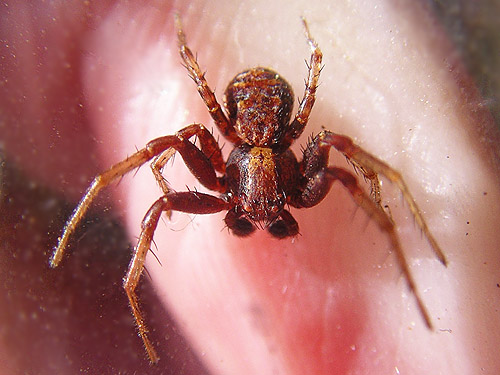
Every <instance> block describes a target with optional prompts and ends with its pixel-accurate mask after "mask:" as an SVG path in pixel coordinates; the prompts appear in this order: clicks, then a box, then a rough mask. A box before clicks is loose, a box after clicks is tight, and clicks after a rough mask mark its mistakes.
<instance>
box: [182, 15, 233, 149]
mask: <svg viewBox="0 0 500 375" xmlns="http://www.w3.org/2000/svg"><path fill="white" fill-rule="evenodd" d="M175 27H176V29H177V40H178V45H179V53H180V55H181V58H182V61H183V62H184V67H185V68H186V69H187V71H188V73H189V76H190V77H191V79H192V80H193V81H194V82H195V83H196V87H197V89H198V92H199V93H200V96H201V98H202V99H203V101H204V102H205V105H206V106H207V108H208V112H209V113H210V116H212V119H213V120H214V122H215V124H216V125H217V127H218V128H219V131H220V132H221V133H222V134H223V135H224V137H226V138H227V139H228V140H229V141H231V142H232V143H238V142H239V141H240V139H239V137H238V135H237V134H236V131H235V130H234V128H233V127H232V125H231V124H230V122H229V120H228V119H227V117H226V115H225V114H224V112H223V111H222V108H221V106H220V104H219V103H218V102H217V99H216V98H215V94H214V92H213V91H212V90H211V89H210V87H209V86H208V83H207V80H206V79H205V73H203V72H202V71H201V69H200V66H199V65H198V62H197V61H196V58H195V57H194V54H193V52H191V50H190V49H189V47H188V46H187V44H186V36H185V35H184V31H183V30H182V25H181V20H180V19H179V16H177V15H176V17H175Z"/></svg>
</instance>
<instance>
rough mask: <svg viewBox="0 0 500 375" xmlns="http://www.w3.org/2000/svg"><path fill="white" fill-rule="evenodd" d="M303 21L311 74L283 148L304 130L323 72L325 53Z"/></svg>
mask: <svg viewBox="0 0 500 375" xmlns="http://www.w3.org/2000/svg"><path fill="white" fill-rule="evenodd" d="M302 23H303V25H304V30H305V33H306V38H307V43H308V44H309V46H310V48H311V59H310V61H309V64H308V65H307V67H308V68H309V74H308V77H307V80H306V89H305V92H304V97H303V98H302V100H301V101H300V104H299V109H298V110H297V114H296V115H295V118H294V119H293V121H292V122H291V124H290V127H289V129H288V130H287V133H286V135H285V138H284V140H283V141H282V146H283V148H288V147H289V146H290V145H291V144H292V142H293V141H294V140H295V139H297V138H298V137H299V136H300V135H301V134H302V132H303V131H304V128H305V126H306V125H307V121H308V120H309V116H310V114H311V110H312V108H313V106H314V102H315V101H316V89H317V88H318V82H319V75H320V73H321V61H322V60H323V53H322V52H321V50H320V49H319V46H318V43H316V41H315V40H314V39H313V38H312V36H311V34H310V32H309V27H308V26H307V22H306V20H305V19H304V18H302Z"/></svg>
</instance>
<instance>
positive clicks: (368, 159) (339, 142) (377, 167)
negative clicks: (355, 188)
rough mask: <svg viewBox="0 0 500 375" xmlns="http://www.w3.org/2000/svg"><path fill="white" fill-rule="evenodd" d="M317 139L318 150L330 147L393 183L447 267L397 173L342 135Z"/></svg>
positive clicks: (321, 135)
mask: <svg viewBox="0 0 500 375" xmlns="http://www.w3.org/2000/svg"><path fill="white" fill-rule="evenodd" d="M317 139H318V144H319V147H320V148H330V146H331V147H334V148H335V149H337V150H338V151H340V152H342V153H343V154H344V155H345V156H346V157H347V158H348V160H352V161H353V162H354V163H356V164H357V165H360V166H361V167H362V168H363V169H364V170H366V171H369V172H370V173H375V174H381V175H383V176H385V177H387V178H388V179H389V180H390V181H391V182H393V183H395V184H396V186H397V187H398V188H399V190H400V191H401V193H402V194H403V198H404V199H405V201H406V202H407V204H408V206H409V207H410V211H411V213H412V214H413V216H414V218H415V221H416V222H417V224H418V226H419V227H420V229H421V230H422V232H423V234H424V236H425V237H426V238H427V241H429V244H430V245H431V248H432V250H433V252H434V254H435V255H436V257H437V258H438V259H439V261H440V262H441V263H443V264H444V265H447V260H446V256H445V255H444V253H443V251H442V250H441V248H440V247H439V245H438V243H437V241H436V239H435V238H434V236H433V235H432V233H431V232H430V230H429V227H428V226H427V223H426V222H425V220H424V217H423V215H422V213H421V211H420V209H419V208H418V206H417V203H416V202H415V199H414V198H413V196H412V195H411V193H410V190H409V189H408V186H407V185H406V183H405V181H404V180H403V177H402V176H401V174H400V173H399V172H398V171H396V170H395V169H393V168H391V167H390V166H389V165H387V164H386V163H384V162H383V161H382V160H380V159H378V158H376V157H375V156H373V155H371V154H370V153H368V152H366V151H365V150H363V149H362V148H361V147H359V146H357V145H356V144H354V143H353V141H352V139H350V138H349V137H346V136H344V135H339V134H335V133H332V132H329V131H322V132H321V133H319V134H318V136H317Z"/></svg>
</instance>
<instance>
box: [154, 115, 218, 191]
mask: <svg viewBox="0 0 500 375" xmlns="http://www.w3.org/2000/svg"><path fill="white" fill-rule="evenodd" d="M176 136H177V137H178V138H180V139H183V140H188V139H189V138H192V137H193V136H196V137H198V139H199V142H200V149H201V151H202V152H203V154H204V155H205V157H206V158H208V159H209V160H210V163H211V164H212V166H213V168H214V169H215V170H216V171H217V172H219V173H225V172H226V164H225V163H224V159H223V158H222V152H221V149H220V147H219V145H218V143H217V141H216V140H215V138H214V136H213V135H212V133H210V132H209V131H208V130H207V128H205V127H204V126H203V125H201V124H192V125H189V126H187V127H185V128H184V129H182V130H180V131H178V132H177V133H176ZM175 152H176V150H175V149H174V148H169V149H167V150H165V151H163V152H162V153H161V154H159V155H158V156H156V157H155V158H154V159H153V162H152V163H151V170H152V171H153V175H154V176H155V178H156V181H157V182H158V185H160V188H161V189H162V191H163V193H164V194H168V192H169V191H170V188H169V186H168V183H167V181H166V180H165V178H164V177H163V168H164V167H165V165H166V164H167V163H168V161H169V160H170V158H171V157H172V156H174V154H175Z"/></svg>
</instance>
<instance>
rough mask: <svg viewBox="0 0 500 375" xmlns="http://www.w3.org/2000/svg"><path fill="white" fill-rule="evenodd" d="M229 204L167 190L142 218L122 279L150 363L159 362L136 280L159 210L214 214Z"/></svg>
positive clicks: (151, 238)
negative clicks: (140, 302) (136, 290)
mask: <svg viewBox="0 0 500 375" xmlns="http://www.w3.org/2000/svg"><path fill="white" fill-rule="evenodd" d="M228 206H229V203H227V202H226V201H225V200H223V199H220V198H217V197H214V196H211V195H208V194H203V193H198V192H191V191H189V192H179V193H175V192H173V193H169V194H166V195H164V196H163V197H161V198H160V199H158V200H157V201H156V202H155V203H154V204H153V205H152V206H151V208H150V209H149V210H148V212H147V213H146V216H144V219H143V220H142V226H141V234H140V236H139V241H138V242H137V245H136V246H135V248H134V252H133V257H132V260H131V261H130V264H129V267H128V271H127V275H126V276H125V278H124V281H123V288H124V289H125V291H126V293H127V296H128V299H129V302H130V307H131V308H132V314H133V315H134V318H135V321H136V324H137V328H138V330H139V334H140V336H141V338H142V341H143V342H144V346H145V348H146V351H147V353H148V356H149V359H150V360H151V362H153V363H156V362H158V359H159V358H158V355H157V353H156V351H155V349H154V347H153V345H152V343H151V341H150V340H149V338H148V335H147V333H148V329H147V327H146V325H145V323H144V318H143V314H142V312H141V310H140V308H139V301H138V298H137V295H136V293H135V289H136V288H137V285H138V283H139V279H140V276H141V274H142V271H143V270H144V261H145V260H146V255H147V253H148V251H149V249H150V247H151V242H152V241H153V236H154V232H155V230H156V227H157V226H158V221H159V219H160V216H161V213H162V212H164V211H166V212H170V211H182V212H187V213H192V214H213V213H216V212H220V211H222V210H226V209H228Z"/></svg>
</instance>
